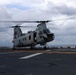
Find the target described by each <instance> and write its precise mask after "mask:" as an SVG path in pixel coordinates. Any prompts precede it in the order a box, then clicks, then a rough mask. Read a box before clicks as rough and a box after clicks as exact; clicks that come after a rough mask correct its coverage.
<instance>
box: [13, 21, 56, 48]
mask: <svg viewBox="0 0 76 75" xmlns="http://www.w3.org/2000/svg"><path fill="white" fill-rule="evenodd" d="M14 22H17V21H14ZM21 22H23V21H21ZM24 22H25V23H32V22H33V23H39V24H38V25H37V28H36V30H34V31H28V32H27V33H25V34H24V33H22V31H21V28H20V27H21V26H19V25H16V26H12V28H14V37H13V41H12V42H13V49H15V48H17V47H28V46H29V47H30V48H31V49H32V48H34V47H35V45H37V44H40V45H44V48H46V43H47V42H50V41H53V40H54V37H55V36H54V33H52V32H51V31H50V30H49V29H48V28H47V26H46V23H48V22H49V20H47V21H24Z"/></svg>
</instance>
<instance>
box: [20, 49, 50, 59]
mask: <svg viewBox="0 0 76 75" xmlns="http://www.w3.org/2000/svg"><path fill="white" fill-rule="evenodd" d="M48 51H50V50H46V51H43V52H41V53H35V54H31V55H27V56H24V57H21V58H19V59H29V58H32V57H35V56H38V55H41V54H43V53H45V52H48Z"/></svg>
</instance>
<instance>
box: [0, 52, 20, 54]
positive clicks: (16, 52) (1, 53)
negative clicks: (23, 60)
mask: <svg viewBox="0 0 76 75" xmlns="http://www.w3.org/2000/svg"><path fill="white" fill-rule="evenodd" d="M10 53H21V52H1V53H0V54H10Z"/></svg>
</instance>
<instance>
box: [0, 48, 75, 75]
mask: <svg viewBox="0 0 76 75" xmlns="http://www.w3.org/2000/svg"><path fill="white" fill-rule="evenodd" d="M0 75H76V49H50V50H16V51H15V50H14V51H12V50H11V51H8V52H7V51H5V52H2V51H1V52H0Z"/></svg>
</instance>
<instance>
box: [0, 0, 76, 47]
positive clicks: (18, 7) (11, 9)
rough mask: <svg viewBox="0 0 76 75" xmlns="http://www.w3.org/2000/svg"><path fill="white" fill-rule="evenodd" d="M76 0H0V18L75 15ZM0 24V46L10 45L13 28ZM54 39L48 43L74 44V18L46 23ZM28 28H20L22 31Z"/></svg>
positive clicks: (50, 17)
mask: <svg viewBox="0 0 76 75" xmlns="http://www.w3.org/2000/svg"><path fill="white" fill-rule="evenodd" d="M75 3H76V0H0V20H52V19H62V18H67V17H71V16H73V17H76V4H75ZM12 25H14V24H12V23H9V24H8V23H7V24H3V23H1V24H0V46H12V39H13V29H8V28H4V29H2V27H8V26H12ZM23 25H35V26H36V25H37V24H23ZM47 27H48V28H49V29H50V30H51V32H53V33H55V40H54V41H52V42H50V43H48V45H76V19H73V20H60V21H55V22H52V23H48V24H47ZM28 30H33V29H32V28H31V29H30V28H29V29H27V28H26V29H24V28H22V31H23V32H27V31H28Z"/></svg>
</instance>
